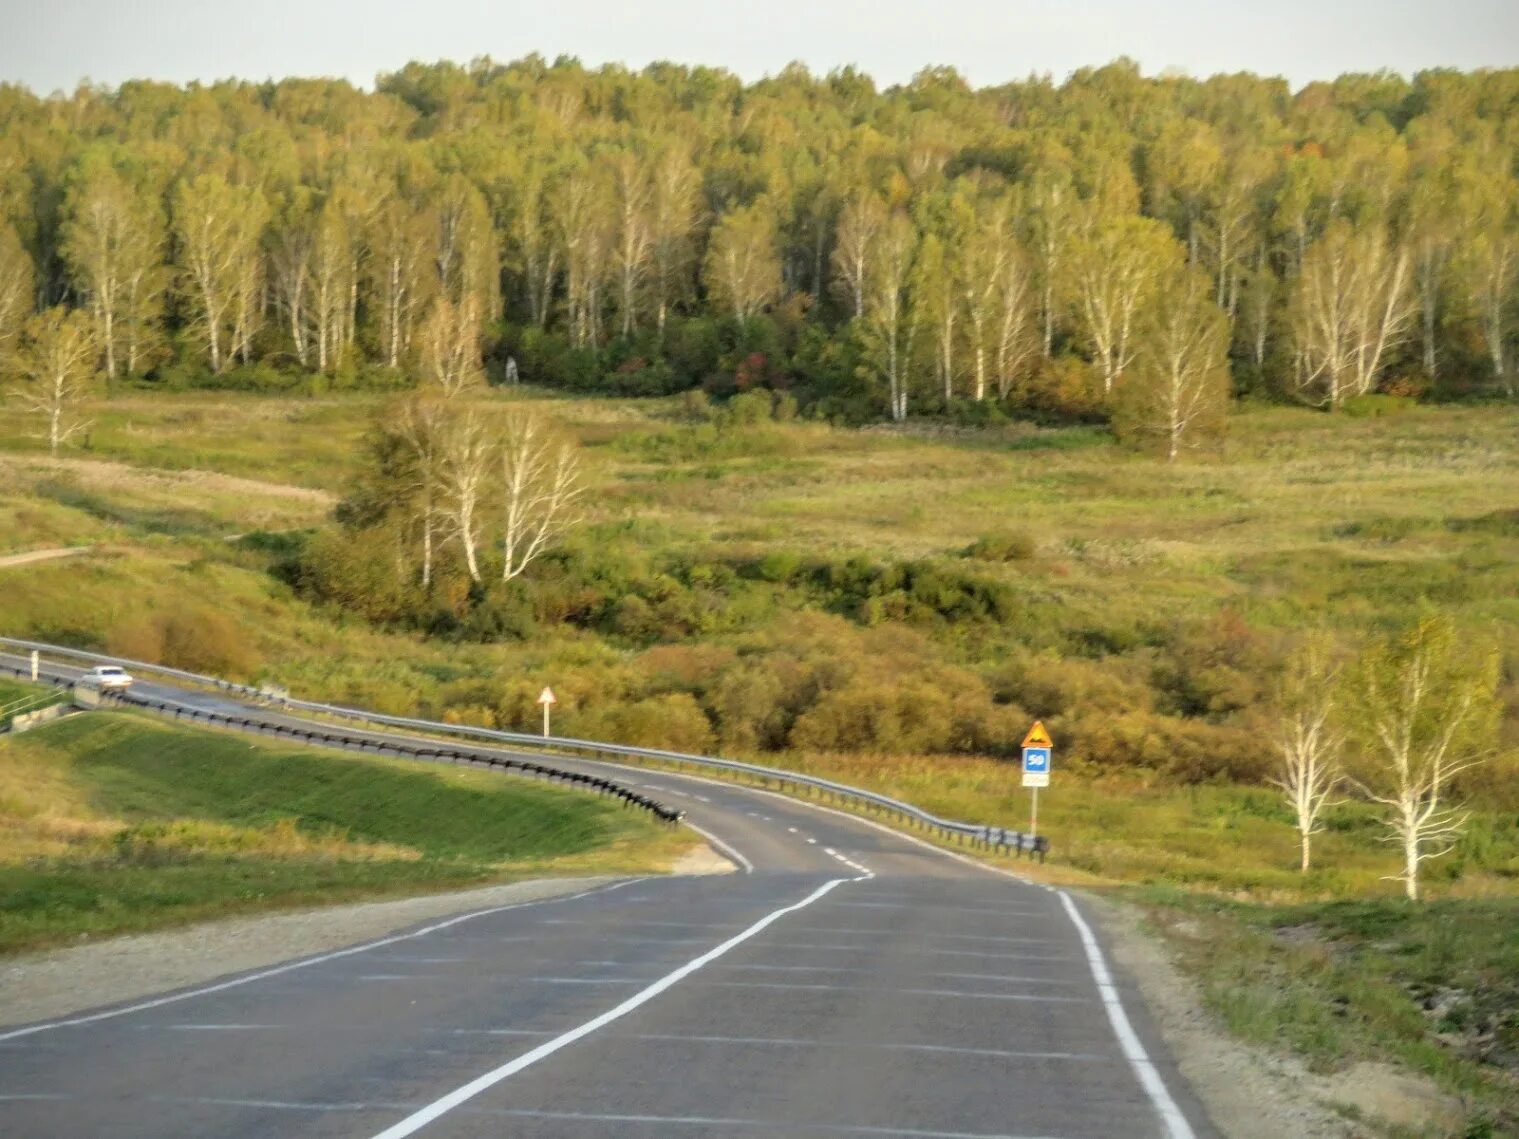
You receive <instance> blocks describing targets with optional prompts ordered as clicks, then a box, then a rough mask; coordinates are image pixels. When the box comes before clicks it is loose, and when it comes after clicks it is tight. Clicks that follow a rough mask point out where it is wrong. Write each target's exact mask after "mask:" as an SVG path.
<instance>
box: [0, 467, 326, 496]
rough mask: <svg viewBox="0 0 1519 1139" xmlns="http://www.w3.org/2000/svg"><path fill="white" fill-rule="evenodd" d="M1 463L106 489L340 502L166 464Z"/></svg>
mask: <svg viewBox="0 0 1519 1139" xmlns="http://www.w3.org/2000/svg"><path fill="white" fill-rule="evenodd" d="M0 464H3V465H5V466H10V467H26V468H28V469H30V470H33V471H43V472H47V473H60V472H63V473H68V474H71V475H76V476H79V477H80V478H82V479H83V480H84V481H85V482H87V483H90V484H91V485H94V486H98V487H101V488H103V489H111V488H112V487H118V486H121V485H122V484H123V483H128V482H132V481H140V480H144V479H146V480H149V481H153V482H158V483H162V484H165V485H169V486H173V485H176V484H184V483H192V482H193V483H194V484H195V485H196V487H198V488H201V489H203V490H211V491H225V492H227V493H229V494H245V495H264V496H266V497H269V498H283V499H288V500H291V501H295V502H303V503H306V504H308V505H310V506H313V507H321V508H323V509H325V508H327V507H330V506H331V505H332V504H333V503H334V502H336V501H337V495H335V494H333V493H332V492H331V491H326V490H317V489H315V488H314V487H309V486H293V485H291V484H289V483H277V482H263V481H261V480H259V479H248V478H241V477H239V476H237V475H223V474H217V473H215V472H214V471H193V470H187V471H172V470H166V469H164V468H162V467H136V466H132V465H131V464H128V463H118V462H114V461H112V460H109V459H56V458H51V457H43V456H31V455H17V454H12V455H5V456H0Z"/></svg>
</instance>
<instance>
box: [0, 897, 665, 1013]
mask: <svg viewBox="0 0 1519 1139" xmlns="http://www.w3.org/2000/svg"><path fill="white" fill-rule="evenodd" d="M643 880H644V879H642V878H633V879H630V880H629V881H626V882H614V883H613V884H612V885H610V886H598V887H597V888H596V889H594V890H582V891H581V892H580V893H578V894H565V895H562V896H560V897H557V898H539V899H537V900H535V901H531V902H513V903H512V904H511V905H508V906H492V907H491V908H490V909H485V910H475V911H473V912H472V913H467V914H459V915H457V916H456V917H451V918H449V919H448V920H447V921H440V922H435V923H433V924H432V925H429V926H424V927H423V928H421V929H418V930H413V931H412V932H411V933H402V934H397V935H396V936H394V937H382V938H380V939H379V940H378V941H369V942H365V943H364V944H363V945H350V946H349V947H348V948H346V949H339V950H336V951H335V952H332V953H323V954H319V955H318V956H316V957H306V958H303V959H302V960H300V961H289V962H286V963H285V964H283V965H276V966H275V967H274V968H272V969H260V970H259V971H258V972H257V973H248V974H246V975H245V976H242V977H235V978H233V979H232V980H230V981H221V982H219V983H218V984H215V985H204V986H202V987H201V988H198V989H188V990H186V991H185V992H182V993H171V994H170V995H169V996H165V997H155V998H154V999H152V1000H150V1001H139V1002H138V1003H137V1004H134V1005H127V1006H125V1007H124V1008H117V1009H107V1010H106V1011H105V1012H96V1013H90V1014H89V1015H88V1016H75V1017H70V1018H69V1019H67V1020H52V1021H48V1022H46V1023H45V1024H33V1025H30V1026H29V1027H27V1028H17V1029H12V1030H11V1031H10V1032H5V1033H0V1041H5V1040H15V1039H17V1038H19V1037H22V1036H31V1035H32V1034H33V1033H37V1032H46V1031H48V1030H49V1029H53V1028H72V1027H74V1026H76V1025H81V1024H94V1023H95V1022H96V1021H101V1020H111V1019H113V1018H114V1017H118V1016H127V1015H128V1014H130V1013H134V1012H143V1011H145V1010H146V1009H150V1008H159V1007H160V1006H162V1005H168V1004H174V1003H176V1002H178V1001H187V1000H189V999H190V998H191V997H200V996H205V995H206V994H208V993H220V992H223V991H224V990H226V989H235V988H237V987H238V986H240V985H247V984H251V983H252V982H254V981H262V980H264V979H265V978H267V977H278V976H279V975H280V974H282V973H289V972H292V971H294V970H296V969H305V968H307V967H308V966H311V965H320V964H322V963H323V962H325V961H336V960H339V959H340V958H343V957H352V956H353V955H354V954H356V953H367V952H368V951H369V950H371V949H379V948H380V947H381V946H384V945H396V944H398V943H400V942H403V941H411V940H413V939H414V938H418V937H426V936H427V935H428V934H430V933H437V932H438V931H439V930H441V929H448V928H449V927H450V926H455V925H459V924H460V923H461V922H467V921H473V920H474V919H476V918H482V917H489V916H490V915H491V914H500V913H505V912H506V911H507V910H520V909H522V908H524V907H526V906H542V905H547V904H549V903H550V902H572V901H575V900H576V899H577V898H588V897H590V896H591V895H592V894H607V893H610V892H611V891H613V890H620V889H622V888H623V887H624V886H631V885H633V884H634V883H636V882H642V881H643Z"/></svg>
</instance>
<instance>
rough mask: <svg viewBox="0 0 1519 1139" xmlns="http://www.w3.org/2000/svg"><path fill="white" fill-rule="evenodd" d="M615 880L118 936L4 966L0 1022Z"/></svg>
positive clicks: (96, 1003)
mask: <svg viewBox="0 0 1519 1139" xmlns="http://www.w3.org/2000/svg"><path fill="white" fill-rule="evenodd" d="M615 881H617V879H616V878H553V879H544V880H537V881H530V882H513V883H510V884H509V885H505V886H484V887H481V888H478V889H474V890H458V891H454V892H451V893H447V894H429V895H426V896H424V897H420V898H400V899H397V900H394V901H384V902H359V903H357V904H354V905H346V906H321V907H317V908H314V909H308V910H296V911H293V912H288V913H276V914H259V915H256V916H253V917H240V918H228V919H227V920H225V921H212V922H204V923H201V924H199V925H193V926H189V927H187V928H183V929H170V930H164V931H162V932H159V933H143V934H133V935H130V936H126V937H113V938H111V939H109V940H107V941H102V942H99V943H98V944H94V945H79V946H74V947H71V948H69V949H54V950H49V951H48V952H45V953H36V954H27V955H26V956H22V957H16V958H12V959H11V960H9V961H6V962H4V963H3V965H0V1025H4V1026H12V1025H18V1024H29V1023H31V1022H32V1021H37V1020H48V1019H51V1018H52V1017H57V1016H67V1015H70V1014H72V1013H76V1012H80V1011H82V1010H84V1009H93V1008H100V1007H102V1006H105V1005H113V1004H119V1003H122V1002H125V1001H131V1000H137V999H139V998H142V997H147V996H154V995H156V994H158V993H165V992H172V991H173V990H175V989H182V988H185V987H187V986H190V985H199V984H204V983H205V982H207V981H211V980H214V979H215V978H218V977H224V976H228V975H230V974H234V973H243V972H246V971H248V970H250V969H262V968H265V967H267V966H270V965H275V964H278V963H280V962H282V961H290V960H294V959H295V958H298V957H308V956H310V955H312V954H315V953H324V952H328V951H330V950H334V949H343V948H345V947H347V946H350V945H357V944H359V943H361V942H364V941H369V940H372V939H374V938H378V937H383V936H385V935H386V934H389V933H395V932H397V931H399V930H403V929H406V928H407V927H408V926H414V925H418V924H420V923H422V922H425V921H428V920H429V919H432V918H438V917H445V916H449V915H452V914H460V913H468V912H469V911H470V910H483V909H489V908H491V907H493V906H507V905H512V904H513V903H518V902H536V901H542V900H544V899H546V898H555V897H559V896H561V895H564V894H576V893H580V892H581V891H583V890H591V889H595V888H596V887H597V886H602V885H606V884H608V883H610V882H615Z"/></svg>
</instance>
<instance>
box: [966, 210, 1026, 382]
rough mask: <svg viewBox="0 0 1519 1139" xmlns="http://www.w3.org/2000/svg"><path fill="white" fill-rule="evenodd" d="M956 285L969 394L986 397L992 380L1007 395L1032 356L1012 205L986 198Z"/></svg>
mask: <svg viewBox="0 0 1519 1139" xmlns="http://www.w3.org/2000/svg"><path fill="white" fill-rule="evenodd" d="M957 287H958V290H959V302H960V310H961V314H962V316H963V318H964V322H965V332H966V339H967V341H968V342H969V346H970V353H971V379H972V387H971V396H972V398H973V399H975V400H976V401H977V402H978V403H979V402H980V401H982V400H984V399H985V398H986V395H987V390H988V387H989V381H994V382H995V386H996V389H997V395H998V397H999V398H1002V399H1006V398H1007V397H1008V395H1009V394H1011V392H1012V387H1013V383H1014V381H1015V380H1016V378H1017V376H1018V374H1019V373H1020V372H1021V371H1022V369H1023V366H1024V364H1025V362H1026V361H1027V360H1028V359H1029V358H1030V357H1031V356H1032V354H1033V351H1032V350H1033V349H1034V338H1033V336H1032V335H1031V333H1032V331H1033V327H1034V321H1033V313H1032V308H1031V303H1030V302H1031V300H1032V295H1033V289H1032V280H1031V276H1030V273H1029V266H1028V261H1027V258H1026V257H1025V256H1024V253H1023V250H1022V249H1021V248H1020V247H1019V245H1018V241H1017V238H1016V237H1015V236H1014V234H1013V220H1012V206H1011V203H1010V202H1009V201H1008V200H1007V199H1005V198H1001V199H994V200H991V201H987V202H983V203H982V204H981V207H980V209H979V210H978V211H977V214H976V217H975V220H974V223H973V225H972V227H971V229H970V231H969V233H968V234H967V235H966V240H965V243H964V247H963V249H962V250H961V254H960V270H959V273H958V274H957Z"/></svg>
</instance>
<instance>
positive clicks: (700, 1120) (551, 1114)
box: [479, 1108, 1037, 1139]
mask: <svg viewBox="0 0 1519 1139" xmlns="http://www.w3.org/2000/svg"><path fill="white" fill-rule="evenodd" d="M479 1114H482V1115H500V1116H506V1117H508V1118H513V1119H548V1120H559V1121H562V1122H568V1123H627V1124H644V1125H651V1124H657V1125H659V1126H661V1127H686V1128H699V1129H701V1130H700V1132H699V1133H706V1134H709V1133H711V1131H712V1130H713V1129H714V1128H719V1127H720V1128H722V1129H724V1130H725V1131H729V1130H749V1131H762V1132H768V1133H770V1134H785V1133H787V1132H793V1133H794V1132H795V1131H796V1130H798V1129H800V1130H803V1131H809V1132H822V1133H826V1134H829V1135H862V1136H872V1137H874V1139H1037V1137H1034V1136H1024V1135H1016V1134H1007V1133H1000V1134H995V1135H989V1134H987V1133H985V1132H977V1131H923V1130H919V1129H917V1128H908V1127H870V1126H867V1125H864V1124H847V1123H801V1124H797V1123H793V1122H790V1121H784V1122H783V1121H780V1120H774V1119H726V1118H723V1117H721V1116H706V1115H631V1114H627V1115H611V1114H601V1113H597V1112H582V1111H534V1110H530V1109H528V1108H492V1109H488V1110H482V1111H481V1112H479Z"/></svg>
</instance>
